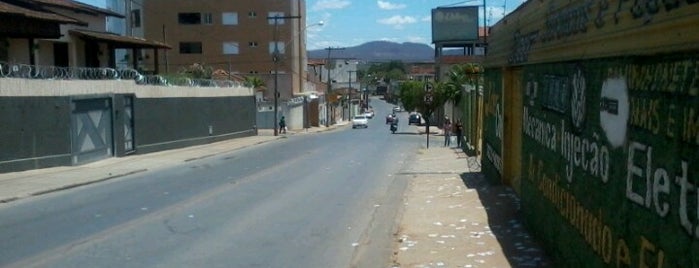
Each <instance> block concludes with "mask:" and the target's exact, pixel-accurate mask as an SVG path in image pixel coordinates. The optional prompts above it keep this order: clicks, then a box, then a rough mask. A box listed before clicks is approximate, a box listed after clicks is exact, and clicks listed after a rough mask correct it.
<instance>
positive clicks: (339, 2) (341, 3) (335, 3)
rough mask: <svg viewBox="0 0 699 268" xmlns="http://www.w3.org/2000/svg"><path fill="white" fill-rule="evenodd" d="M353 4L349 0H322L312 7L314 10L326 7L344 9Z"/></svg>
mask: <svg viewBox="0 0 699 268" xmlns="http://www.w3.org/2000/svg"><path fill="white" fill-rule="evenodd" d="M350 4H351V2H350V1H348V0H320V1H318V2H316V4H315V5H313V7H312V8H311V10H313V11H320V10H326V9H343V8H346V7H347V6H349V5H350Z"/></svg>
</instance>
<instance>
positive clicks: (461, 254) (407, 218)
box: [393, 128, 553, 267]
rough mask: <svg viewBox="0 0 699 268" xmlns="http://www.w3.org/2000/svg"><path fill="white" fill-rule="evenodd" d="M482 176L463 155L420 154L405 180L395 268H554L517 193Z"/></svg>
mask: <svg viewBox="0 0 699 268" xmlns="http://www.w3.org/2000/svg"><path fill="white" fill-rule="evenodd" d="M435 129H436V128H435ZM423 132H424V130H423ZM430 132H432V128H430ZM435 140H438V138H437V139H435ZM436 144H439V143H436ZM479 171H480V163H479V162H478V161H477V160H476V158H475V157H468V156H466V155H465V154H464V153H463V152H461V150H459V149H455V148H446V147H442V146H441V145H437V146H434V147H430V148H429V149H426V148H422V149H420V151H419V153H418V155H417V157H416V159H415V162H414V163H412V164H411V165H410V168H409V169H408V170H405V171H403V172H402V174H401V175H405V176H408V177H409V178H410V181H409V185H408V188H407V190H406V193H405V195H404V207H403V210H402V215H401V216H400V217H401V218H400V220H399V221H398V222H399V227H398V231H397V233H396V234H395V239H396V242H395V247H394V256H393V267H553V264H552V263H551V262H550V261H549V260H548V258H547V257H546V255H545V253H544V252H543V250H541V249H540V248H539V247H538V246H537V244H536V243H535V242H534V241H533V239H532V238H531V237H530V236H529V234H528V233H527V231H526V230H525V229H524V226H523V225H522V223H521V222H520V220H519V218H518V215H517V209H518V207H519V202H518V198H517V196H516V195H515V193H514V192H513V191H512V190H511V189H510V188H507V187H505V186H502V185H490V184H489V183H488V182H487V181H486V180H485V179H484V178H483V176H482V175H481V174H480V173H479Z"/></svg>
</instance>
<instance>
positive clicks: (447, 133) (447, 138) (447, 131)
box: [442, 117, 451, 147]
mask: <svg viewBox="0 0 699 268" xmlns="http://www.w3.org/2000/svg"><path fill="white" fill-rule="evenodd" d="M442 130H444V147H448V146H451V121H450V120H449V117H445V118H444V127H443V128H442Z"/></svg>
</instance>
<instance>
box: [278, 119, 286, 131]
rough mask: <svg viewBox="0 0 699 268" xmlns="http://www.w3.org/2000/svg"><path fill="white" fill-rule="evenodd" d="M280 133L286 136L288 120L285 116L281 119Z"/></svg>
mask: <svg viewBox="0 0 699 268" xmlns="http://www.w3.org/2000/svg"><path fill="white" fill-rule="evenodd" d="M279 133H285V134H286V120H285V119H284V116H283V115H282V118H281V119H279Z"/></svg>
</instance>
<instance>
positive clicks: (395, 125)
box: [391, 118, 398, 134]
mask: <svg viewBox="0 0 699 268" xmlns="http://www.w3.org/2000/svg"><path fill="white" fill-rule="evenodd" d="M397 130H398V118H396V119H395V120H393V122H391V133H393V134H396V131H397Z"/></svg>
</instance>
